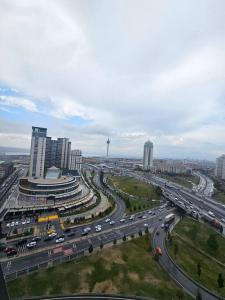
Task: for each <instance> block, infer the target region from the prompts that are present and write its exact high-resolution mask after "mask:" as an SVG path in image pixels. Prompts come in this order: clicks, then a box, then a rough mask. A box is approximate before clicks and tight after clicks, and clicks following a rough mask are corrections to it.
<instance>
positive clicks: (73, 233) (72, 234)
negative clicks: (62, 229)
mask: <svg viewBox="0 0 225 300" xmlns="http://www.w3.org/2000/svg"><path fill="white" fill-rule="evenodd" d="M74 235H75V232H74V231H71V232H69V233H68V234H67V236H68V237H70V236H74Z"/></svg>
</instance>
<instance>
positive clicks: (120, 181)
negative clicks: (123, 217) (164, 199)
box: [108, 176, 161, 213]
mask: <svg viewBox="0 0 225 300" xmlns="http://www.w3.org/2000/svg"><path fill="white" fill-rule="evenodd" d="M108 183H109V184H110V185H111V186H113V187H114V188H116V189H118V190H120V191H122V192H124V193H126V194H127V195H125V196H127V198H129V201H128V202H129V205H127V212H128V213H132V212H137V211H142V210H145V209H147V208H152V207H155V206H156V205H158V204H159V202H158V201H152V200H160V197H161V195H160V194H159V192H158V191H157V188H155V187H154V186H152V185H151V184H146V183H144V182H141V181H139V180H137V179H135V178H132V177H128V176H111V177H109V178H108ZM126 204H127V203H126Z"/></svg>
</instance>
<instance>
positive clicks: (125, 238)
mask: <svg viewBox="0 0 225 300" xmlns="http://www.w3.org/2000/svg"><path fill="white" fill-rule="evenodd" d="M126 240H127V237H126V235H125V234H124V236H123V241H124V242H125V241H126Z"/></svg>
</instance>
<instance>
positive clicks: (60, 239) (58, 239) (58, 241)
mask: <svg viewBox="0 0 225 300" xmlns="http://www.w3.org/2000/svg"><path fill="white" fill-rule="evenodd" d="M64 241H65V239H64V237H60V238H57V239H56V240H55V242H56V243H62V242H64Z"/></svg>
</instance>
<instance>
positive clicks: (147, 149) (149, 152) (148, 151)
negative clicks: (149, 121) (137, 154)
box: [143, 140, 153, 170]
mask: <svg viewBox="0 0 225 300" xmlns="http://www.w3.org/2000/svg"><path fill="white" fill-rule="evenodd" d="M152 166H153V143H152V142H150V141H149V140H148V141H147V142H146V143H145V144H144V154H143V169H144V170H150V169H151V167H152Z"/></svg>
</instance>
